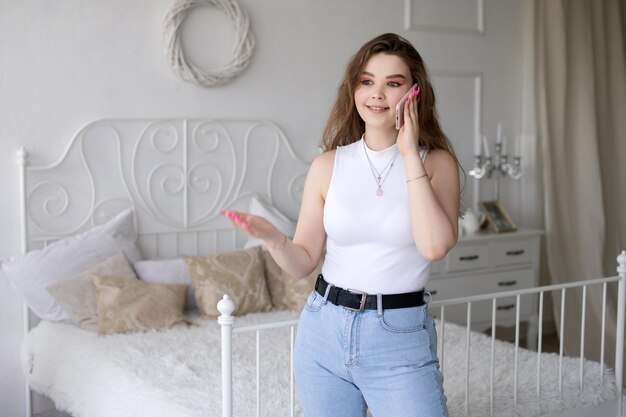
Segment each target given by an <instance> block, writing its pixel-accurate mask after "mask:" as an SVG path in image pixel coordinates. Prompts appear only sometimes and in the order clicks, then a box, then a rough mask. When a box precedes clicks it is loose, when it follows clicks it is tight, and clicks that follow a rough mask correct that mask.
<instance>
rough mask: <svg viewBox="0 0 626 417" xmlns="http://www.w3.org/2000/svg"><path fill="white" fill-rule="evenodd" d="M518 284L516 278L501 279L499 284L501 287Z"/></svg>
mask: <svg viewBox="0 0 626 417" xmlns="http://www.w3.org/2000/svg"><path fill="white" fill-rule="evenodd" d="M515 284H517V281H516V280H513V281H500V282H498V285H499V286H501V287H511V286H513V285H515Z"/></svg>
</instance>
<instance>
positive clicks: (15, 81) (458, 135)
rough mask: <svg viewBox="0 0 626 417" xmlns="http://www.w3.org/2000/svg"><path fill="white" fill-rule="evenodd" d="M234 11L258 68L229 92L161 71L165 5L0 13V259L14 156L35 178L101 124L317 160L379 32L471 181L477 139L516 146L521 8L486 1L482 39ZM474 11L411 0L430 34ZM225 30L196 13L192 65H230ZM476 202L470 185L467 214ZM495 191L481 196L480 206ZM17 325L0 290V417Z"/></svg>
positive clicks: (9, 229)
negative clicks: (257, 144)
mask: <svg viewBox="0 0 626 417" xmlns="http://www.w3.org/2000/svg"><path fill="white" fill-rule="evenodd" d="M240 2H241V4H242V5H243V6H244V7H245V8H246V9H247V10H248V12H249V14H250V17H251V22H252V27H253V30H254V33H255V35H256V39H257V47H256V50H255V52H254V56H253V58H252V62H251V64H250V66H249V68H248V69H247V70H246V71H245V72H244V73H243V74H242V75H241V76H240V77H239V78H237V79H235V81H233V82H232V83H230V84H227V85H225V86H222V87H216V88H210V89H205V88H200V87H197V86H195V85H192V84H190V83H186V82H184V81H182V80H181V79H179V78H177V77H176V76H175V75H174V74H173V72H172V71H171V70H170V68H169V67H168V66H167V64H166V61H165V57H164V53H163V47H162V45H161V21H162V18H163V16H164V14H165V12H166V10H167V8H168V6H169V5H170V4H171V3H172V1H169V0H134V1H122V0H107V1H94V0H81V1H79V0H58V1H46V0H29V1H18V0H0V259H4V258H8V257H10V256H12V255H14V254H16V253H19V251H20V240H19V207H18V189H17V185H18V178H17V166H16V164H15V161H16V151H17V150H18V148H19V147H20V146H25V147H26V148H27V149H28V150H29V152H30V155H31V161H32V162H33V163H35V164H37V165H39V164H44V163H50V162H52V161H54V160H56V158H58V157H59V156H60V154H61V152H62V150H63V149H64V147H65V145H66V143H67V141H68V140H69V139H70V138H71V137H72V135H73V134H74V133H75V132H76V131H77V130H78V129H79V128H80V127H81V126H82V125H84V124H86V123H87V122H89V121H91V120H93V119H96V118H104V117H106V118H114V117H202V118H221V119H224V118H246V119H256V118H266V119H270V120H272V121H274V122H276V123H277V124H278V125H279V126H280V127H281V128H282V129H283V130H284V131H285V132H286V134H287V136H288V137H289V138H290V140H291V141H292V143H293V144H294V146H295V149H296V152H298V153H299V156H301V157H302V158H304V159H311V158H312V157H313V156H314V155H315V154H316V146H317V144H318V142H319V138H320V134H321V132H322V129H323V126H324V122H325V119H326V116H327V113H328V110H329V108H330V106H331V104H332V100H333V99H334V97H335V91H336V87H337V84H338V81H339V79H340V76H341V74H342V71H343V68H344V66H345V64H346V62H347V60H348V57H349V56H350V55H351V54H352V53H354V52H355V51H356V49H357V48H358V46H360V45H361V44H362V43H363V42H364V41H366V40H368V39H370V38H372V37H373V36H375V35H377V34H380V33H383V32H388V31H393V32H397V33H399V34H401V35H402V36H405V37H406V38H408V39H409V40H411V41H412V42H413V43H414V45H415V46H416V47H417V48H418V50H419V51H420V52H421V53H422V55H423V57H424V59H425V60H426V62H427V64H428V66H429V68H430V70H431V73H432V76H433V81H434V83H435V87H436V88H437V89H438V91H439V92H440V94H439V95H438V99H439V103H440V105H441V107H440V110H441V117H442V121H443V125H444V129H445V130H446V131H447V132H448V133H449V134H450V136H451V139H452V141H453V143H454V145H455V147H456V149H457V151H458V153H459V155H460V156H461V159H462V162H463V163H464V164H465V169H466V170H469V169H470V168H471V167H470V166H469V164H470V163H471V150H472V140H473V136H474V130H475V129H478V128H480V129H481V130H482V131H484V132H485V133H487V134H489V135H490V136H491V138H492V139H493V135H494V134H495V130H496V125H497V123H498V122H499V121H501V122H502V123H503V126H504V131H505V133H506V134H507V135H508V136H509V137H511V136H513V135H517V134H518V133H519V125H520V114H519V113H520V108H521V103H520V98H519V97H520V88H521V86H520V84H521V79H522V77H521V60H522V51H521V47H522V27H521V26H522V10H521V9H522V5H521V3H522V2H519V1H516V0H505V1H496V0H485V2H484V6H485V8H484V29H485V30H484V33H483V34H475V33H474V34H473V33H464V32H462V31H456V32H455V31H454V30H452V31H428V30H405V29H404V21H405V3H404V1H401V0H394V1H380V0H343V1H340V2H337V1H334V0H317V1H293V0H291V1H290V0H265V1H253V0H240ZM455 3H457V4H455ZM479 3H480V1H478V0H477V1H475V2H473V1H470V0H446V1H443V0H431V1H426V0H422V1H420V0H414V1H413V7H414V10H413V16H414V17H415V19H414V20H415V22H418V23H419V19H420V18H421V17H423V16H426V15H427V14H426V13H431V12H432V13H434V14H433V15H430V14H428V15H427V16H428V22H427V23H429V24H433V25H435V26H437V25H439V26H441V25H445V24H448V23H452V24H454V25H457V26H458V25H461V26H464V25H471V24H472V22H476V17H475V13H474V12H473V10H472V8H475V7H476V5H477V4H479ZM429 4H430V5H436V7H429V6H428V5H429ZM221 18H222V16H221V15H220V14H219V13H216V12H214V11H211V10H204V11H201V12H198V14H197V15H195V16H193V18H191V20H190V25H189V27H188V30H186V32H185V33H186V35H187V38H186V40H187V42H188V44H189V45H191V47H192V49H193V51H191V52H192V53H193V56H195V57H196V58H197V59H198V60H200V61H201V62H203V63H204V64H206V65H217V64H218V63H221V62H223V59H224V58H225V57H228V56H229V54H228V47H229V45H230V43H229V39H230V38H232V29H231V28H230V26H229V25H227V24H224V23H223V22H221V21H220V19H221ZM204 21H206V22H208V24H206V25H205V26H206V27H204V28H202V27H200V24H202V23H203V22H204ZM215 39H218V40H219V39H222V41H221V42H219V41H218V42H216V41H215ZM224 39H226V40H225V41H224ZM225 45H226V46H225ZM200 48H206V49H204V51H205V53H201V52H200V51H199V49H200ZM477 79H478V80H480V84H476V80H477ZM476 85H480V86H481V88H480V90H475V86H476ZM476 93H478V96H477V97H478V98H479V101H478V103H480V106H479V108H478V110H479V113H476V114H479V116H480V117H479V118H478V119H477V121H478V125H479V126H475V124H474V120H475V116H474V114H475V111H476V110H477V109H475V108H474V100H475V98H476V96H475V94H476ZM505 184H506V187H507V191H506V192H504V195H503V200H504V203H505V205H507V207H509V208H510V211H511V212H512V214H513V216H514V217H515V218H516V219H518V218H519V212H518V209H517V207H518V203H519V185H518V184H513V183H512V182H511V181H505ZM471 188H472V187H471V182H470V183H469V184H468V191H470V192H469V193H468V194H467V197H466V201H468V202H471ZM490 191H491V188H490V187H485V189H484V190H483V194H482V197H481V198H489V197H490ZM21 323H22V310H21V301H20V299H19V297H18V296H17V295H16V294H15V293H14V292H13V289H12V288H11V287H10V285H8V283H6V282H0V417H9V416H21V415H24V408H23V407H24V406H23V379H22V376H21V369H20V365H19V346H20V341H21V335H22V324H21Z"/></svg>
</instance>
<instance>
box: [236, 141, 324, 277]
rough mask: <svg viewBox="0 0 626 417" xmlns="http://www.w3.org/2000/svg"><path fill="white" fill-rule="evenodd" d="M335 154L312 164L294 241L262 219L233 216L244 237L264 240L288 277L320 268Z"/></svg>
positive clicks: (243, 215)
mask: <svg viewBox="0 0 626 417" xmlns="http://www.w3.org/2000/svg"><path fill="white" fill-rule="evenodd" d="M334 160H335V152H334V151H330V152H325V153H323V154H321V155H319V156H317V157H316V158H315V159H314V160H313V162H312V163H311V167H310V168H309V173H308V175H307V178H306V181H305V184H304V191H303V195H302V204H301V206H300V214H299V216H298V224H297V226H296V233H295V236H294V238H293V241H291V240H289V239H288V238H287V237H286V236H285V235H284V234H283V233H282V232H280V230H278V229H277V228H276V227H275V226H274V225H273V224H271V223H270V222H268V221H267V220H265V219H264V218H262V217H259V216H254V215H251V214H246V213H235V212H227V213H234V214H235V215H236V216H238V219H237V218H235V217H234V216H232V215H230V216H229V215H228V214H227V216H229V217H230V218H231V222H232V224H233V225H234V226H235V227H237V228H239V229H240V230H242V231H243V232H244V233H246V234H248V235H250V236H254V237H257V238H259V239H262V240H263V241H264V242H265V244H266V246H267V248H268V250H269V251H270V253H271V255H272V257H273V258H274V260H275V261H276V263H277V264H278V265H279V266H280V267H281V268H282V269H283V270H285V271H286V272H287V273H288V274H289V275H291V276H293V277H295V278H303V277H306V276H307V275H309V274H310V273H311V272H313V270H314V269H315V268H316V267H317V265H318V264H319V261H320V257H321V255H322V249H323V247H324V242H325V240H326V232H325V231H324V223H323V216H324V202H325V200H326V192H327V191H328V186H329V184H330V178H331V176H332V170H333V165H334Z"/></svg>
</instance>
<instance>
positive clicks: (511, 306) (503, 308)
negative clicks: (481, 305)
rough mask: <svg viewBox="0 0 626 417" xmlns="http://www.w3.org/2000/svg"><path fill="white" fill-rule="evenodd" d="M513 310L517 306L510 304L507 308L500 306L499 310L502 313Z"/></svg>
mask: <svg viewBox="0 0 626 417" xmlns="http://www.w3.org/2000/svg"><path fill="white" fill-rule="evenodd" d="M512 308H515V304H508V305H505V306H498V310H500V311H501V310H510V309H512Z"/></svg>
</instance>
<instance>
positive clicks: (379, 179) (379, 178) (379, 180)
mask: <svg viewBox="0 0 626 417" xmlns="http://www.w3.org/2000/svg"><path fill="white" fill-rule="evenodd" d="M363 151H365V157H366V158H367V162H368V164H369V166H370V170H371V171H372V176H374V181H375V182H376V185H377V188H376V197H381V196H382V195H383V182H384V181H385V179H386V178H387V176H389V173H390V172H391V168H393V161H395V160H396V156H397V155H398V148H397V147H396V150H395V152H394V153H393V155H392V157H391V159H390V160H389V162H387V165H385V167H384V168H383V170H382V171H380V172H378V170H377V169H376V167H375V166H374V164H373V163H372V160H371V159H370V156H369V154H368V153H367V145H366V144H365V135H363ZM385 171H386V173H385Z"/></svg>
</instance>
